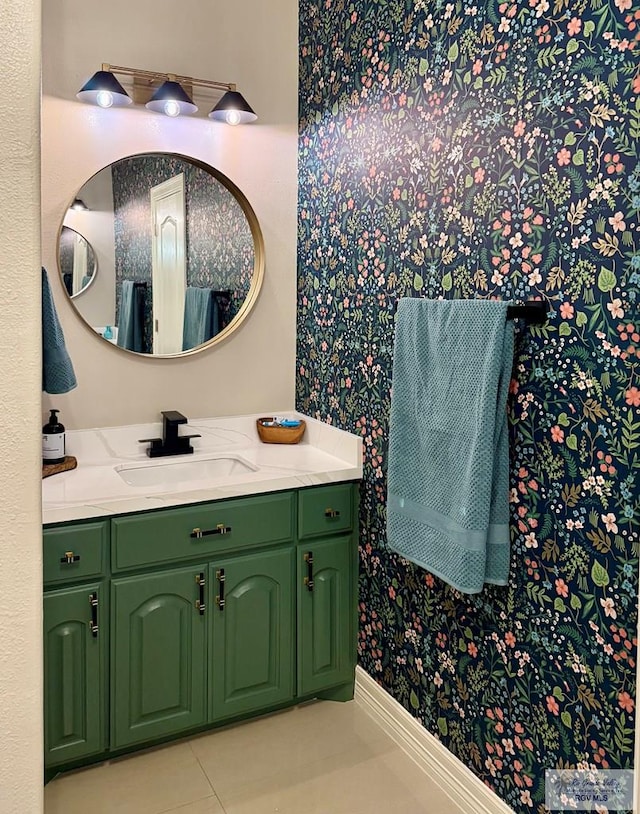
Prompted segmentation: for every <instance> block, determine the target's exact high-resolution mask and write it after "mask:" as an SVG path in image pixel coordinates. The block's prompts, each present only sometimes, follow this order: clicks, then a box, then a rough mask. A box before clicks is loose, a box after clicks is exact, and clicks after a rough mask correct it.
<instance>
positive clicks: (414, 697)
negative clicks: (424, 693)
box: [409, 690, 420, 709]
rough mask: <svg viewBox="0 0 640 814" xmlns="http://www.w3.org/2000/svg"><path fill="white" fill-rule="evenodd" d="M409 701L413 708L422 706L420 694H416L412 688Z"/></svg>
mask: <svg viewBox="0 0 640 814" xmlns="http://www.w3.org/2000/svg"><path fill="white" fill-rule="evenodd" d="M409 703H410V704H411V709H419V707H420V702H419V701H418V696H417V695H416V694H415V692H414V691H413V690H411V695H410V696H409Z"/></svg>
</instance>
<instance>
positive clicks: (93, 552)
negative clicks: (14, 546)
mask: <svg viewBox="0 0 640 814" xmlns="http://www.w3.org/2000/svg"><path fill="white" fill-rule="evenodd" d="M108 540H109V522H108V521H100V522H98V523H83V524H82V525H79V526H66V527H65V528H54V529H45V530H44V531H43V533H42V542H43V546H42V559H43V579H44V584H45V585H56V584H58V583H60V582H70V581H71V580H73V581H77V580H81V579H86V578H88V577H97V576H101V575H102V574H103V573H104V570H105V555H106V551H107V543H108Z"/></svg>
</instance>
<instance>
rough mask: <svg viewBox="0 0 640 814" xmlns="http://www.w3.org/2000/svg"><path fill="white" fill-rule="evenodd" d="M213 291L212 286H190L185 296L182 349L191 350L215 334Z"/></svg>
mask: <svg viewBox="0 0 640 814" xmlns="http://www.w3.org/2000/svg"><path fill="white" fill-rule="evenodd" d="M214 304H215V303H214V299H213V292H212V291H211V289H210V288H196V287H195V286H189V287H188V288H187V290H186V291H185V297H184V326H183V331H182V350H189V349H190V348H195V347H197V346H198V345H202V343H203V342H207V341H208V340H209V339H211V337H212V336H213V310H214Z"/></svg>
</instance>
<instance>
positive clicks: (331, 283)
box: [329, 277, 336, 291]
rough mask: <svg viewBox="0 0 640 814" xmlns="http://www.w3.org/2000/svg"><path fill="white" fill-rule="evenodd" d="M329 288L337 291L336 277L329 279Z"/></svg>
mask: <svg viewBox="0 0 640 814" xmlns="http://www.w3.org/2000/svg"><path fill="white" fill-rule="evenodd" d="M329 288H330V289H331V290H332V291H335V290H336V278H335V277H331V278H330V279H329Z"/></svg>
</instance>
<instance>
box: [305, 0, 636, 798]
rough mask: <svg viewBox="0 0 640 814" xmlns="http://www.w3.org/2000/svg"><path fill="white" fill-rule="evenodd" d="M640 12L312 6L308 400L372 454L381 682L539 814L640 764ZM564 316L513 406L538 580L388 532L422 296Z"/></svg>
mask: <svg viewBox="0 0 640 814" xmlns="http://www.w3.org/2000/svg"><path fill="white" fill-rule="evenodd" d="M639 27H640V7H639V6H638V4H637V2H636V3H633V2H632V0H616V2H602V0H591V1H590V2H589V3H586V2H584V1H583V0H557V2H554V0H526V2H525V1H524V0H523V1H522V2H509V0H507V2H492V1H491V0H490V2H486V3H475V2H465V1H464V0H452V2H428V0H407V2H404V1H402V2H400V0H392V2H384V3H381V2H377V0H352V2H345V1H344V0H325V1H324V2H321V3H318V2H315V1H314V0H302V2H301V4H300V89H299V93H300V100H299V101H300V137H299V179H300V187H299V219H298V257H299V261H298V262H299V266H298V343H299V344H298V361H297V365H298V368H297V406H298V408H299V409H300V410H302V411H304V412H307V413H309V414H311V415H313V416H315V417H318V418H320V419H322V420H324V421H327V422H330V423H333V424H336V425H338V426H340V427H343V428H345V429H348V430H350V431H352V432H355V433H358V434H359V435H361V437H362V438H363V441H364V449H365V460H364V472H365V474H364V482H363V486H362V509H361V543H360V634H359V659H360V664H361V665H362V667H364V669H365V670H367V672H368V673H369V674H370V675H372V676H373V677H374V678H375V679H376V681H378V682H379V683H380V684H381V685H382V686H383V687H384V688H385V689H387V690H388V691H389V692H390V693H391V694H392V695H393V696H394V697H395V698H396V699H397V700H398V701H399V702H400V703H401V704H403V705H404V706H405V707H406V708H407V709H408V710H409V711H410V712H411V713H412V714H413V715H414V716H415V717H416V718H417V719H418V720H419V721H421V722H422V723H423V725H424V726H425V727H426V728H427V729H428V730H429V731H430V732H432V733H433V734H434V735H436V736H437V737H438V738H439V739H440V740H441V741H442V742H443V743H444V745H445V746H446V747H447V748H448V749H450V750H451V751H452V752H453V753H454V754H455V755H456V756H458V757H459V758H460V760H462V761H463V762H464V763H465V764H467V765H468V766H469V767H470V768H471V769H472V771H473V772H475V773H476V774H477V775H478V776H479V777H480V778H481V779H482V780H483V781H484V782H485V783H486V784H487V785H488V786H490V787H491V788H492V789H494V790H495V791H496V793H497V794H498V795H499V796H500V797H501V798H502V799H504V800H505V801H506V802H507V803H508V804H509V805H510V806H512V807H513V809H514V810H515V811H517V812H530V811H533V812H536V813H539V812H543V811H544V810H545V808H544V770H545V769H546V768H556V767H561V766H580V767H588V766H591V767H596V768H597V767H600V768H622V767H630V766H631V765H632V762H633V737H634V721H635V692H636V687H635V672H636V657H637V656H636V653H637V641H636V638H635V632H636V623H637V600H636V597H637V592H638V577H637V573H638V525H637V520H638V491H639V490H638V484H637V477H638V475H637V472H638V459H639V457H640V315H639V314H638V303H637V297H638V290H639V285H638V283H639V282H640V227H639V225H638V224H639V219H640V218H639V215H640V161H639V156H638V150H639V143H640V142H639V139H640V61H639V59H638V53H637V49H638V47H639V46H638V42H639V35H638V31H639ZM402 296H411V297H432V298H433V297H446V298H469V297H484V298H488V297H497V298H501V299H515V300H519V301H523V300H527V299H531V298H544V299H546V300H548V301H549V302H550V304H551V308H552V311H551V316H550V319H549V321H548V323H547V324H546V325H544V326H541V327H529V328H521V329H519V331H518V337H517V347H516V358H515V366H514V370H513V379H512V382H511V387H510V397H509V407H508V411H509V424H510V455H511V484H510V505H511V547H512V563H511V575H510V580H509V585H508V587H506V588H487V589H485V591H483V593H481V594H479V595H477V596H473V597H468V596H464V595H462V594H460V593H458V592H456V591H455V590H453V589H451V588H449V587H447V586H446V585H445V584H444V583H443V582H441V581H440V580H439V579H437V578H435V577H434V576H433V575H431V574H429V573H427V572H425V571H423V570H421V569H420V568H418V567H415V566H413V565H411V564H410V563H408V562H407V561H405V560H403V559H402V558H400V557H398V556H397V555H395V554H393V553H391V552H390V551H389V549H388V548H387V545H386V539H385V496H386V455H387V440H388V417H389V398H390V387H391V373H392V370H391V361H392V350H393V335H394V306H395V304H396V301H397V299H398V298H399V297H402Z"/></svg>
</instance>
